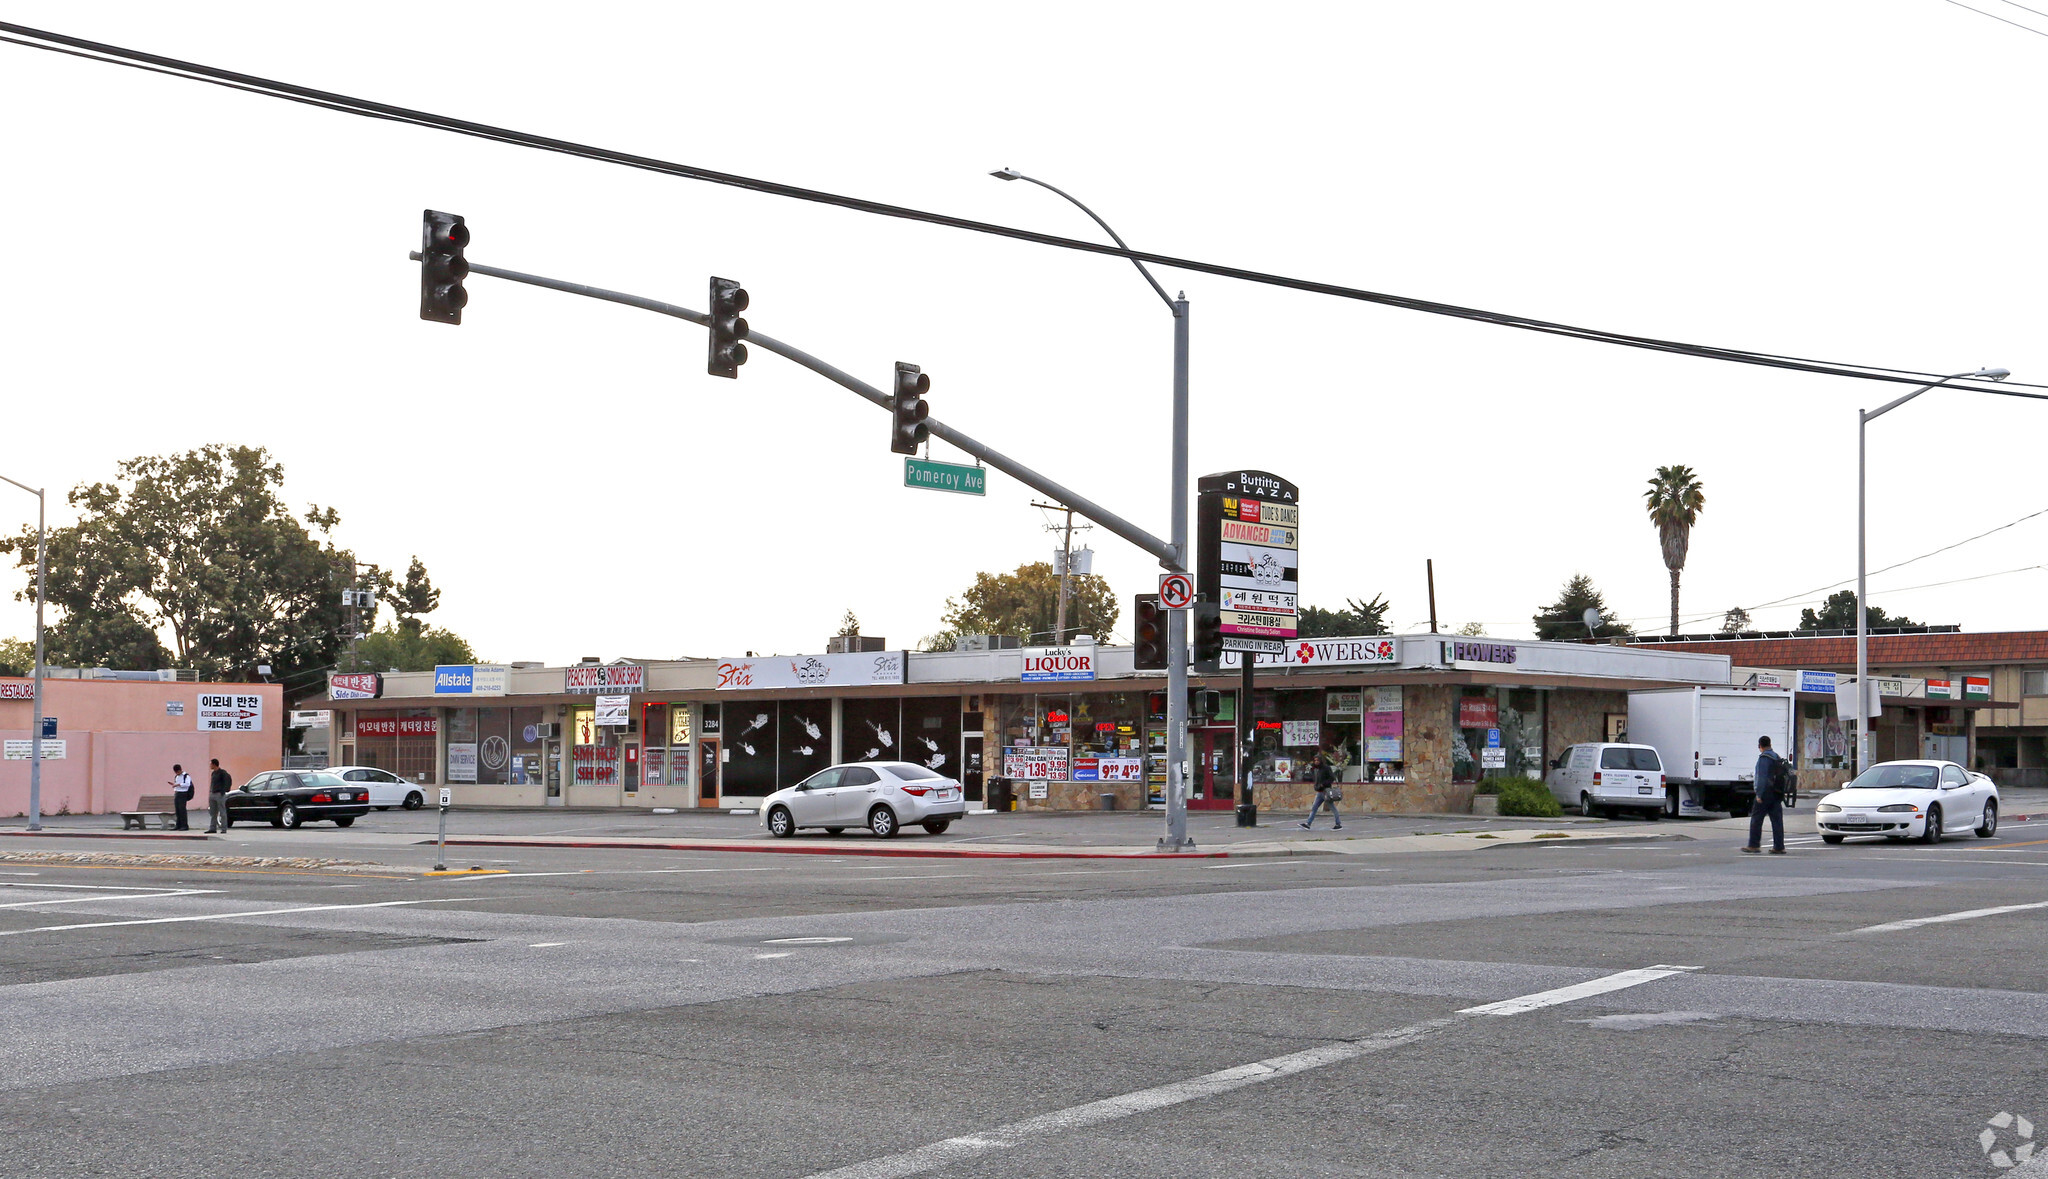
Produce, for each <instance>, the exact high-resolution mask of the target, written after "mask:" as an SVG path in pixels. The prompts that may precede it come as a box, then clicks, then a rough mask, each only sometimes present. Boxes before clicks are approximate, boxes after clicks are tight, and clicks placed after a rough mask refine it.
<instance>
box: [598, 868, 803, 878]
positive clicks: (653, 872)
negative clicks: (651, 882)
mask: <svg viewBox="0 0 2048 1179" xmlns="http://www.w3.org/2000/svg"><path fill="white" fill-rule="evenodd" d="M795 870H796V869H794V868H781V867H777V868H633V869H628V870H621V871H618V872H604V873H600V875H604V876H677V875H682V874H684V873H689V872H794V871H795Z"/></svg>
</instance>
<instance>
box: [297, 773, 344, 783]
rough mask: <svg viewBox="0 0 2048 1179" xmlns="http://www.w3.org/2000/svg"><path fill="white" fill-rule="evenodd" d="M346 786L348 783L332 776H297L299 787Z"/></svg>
mask: <svg viewBox="0 0 2048 1179" xmlns="http://www.w3.org/2000/svg"><path fill="white" fill-rule="evenodd" d="M347 784H348V783H346V782H343V781H342V780H341V779H340V778H337V777H335V776H334V775H333V774H324V773H323V774H300V775H299V785H301V786H346V785H347Z"/></svg>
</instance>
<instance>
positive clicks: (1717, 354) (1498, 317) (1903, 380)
mask: <svg viewBox="0 0 2048 1179" xmlns="http://www.w3.org/2000/svg"><path fill="white" fill-rule="evenodd" d="M0 31H4V32H5V33H7V34H12V35H11V36H0V41H6V42H9V43H11V44H15V45H22V46H26V47H28V48H31V49H41V50H46V51H49V52H53V53H63V54H68V55H70V56H73V57H82V58H85V59H87V60H90V61H99V62H105V63H108V64H112V65H121V66H128V67H131V68H134V69H141V70H147V71H149V72H151V73H158V74H168V75H170V76H173V77H179V78H184V79H187V80H190V81H196V82H206V83H208V84H211V85H216V86H225V87H228V88H229V89H234V90H243V91H247V92H249V93H252V94H260V95H264V96H266V97H270V98H281V99H285V100H287V101H291V102H298V103H304V104H306V105H309V106H317V107H322V108H324V109H327V110H333V111H340V112H342V113H344V114H352V115H361V116H364V117H367V118H374V119H385V120H389V121H391V122H397V123H408V124H411V125H414V126H419V127H429V128H433V129H436V130H441V131H449V132H453V133H455V134H459V135H469V136H474V137H476V138H479V139H488V140H492V141H495V142H499V143H508V144H512V145H515V146H519V147H528V148H533V149H536V150H539V151H548V152H555V153H558V154H562V155H569V156H576V157H580V158H583V159H590V160H599V161H603V162H606V163H613V164H619V165H622V166H625V167H629V168H638V169H641V170H644V171H649V172H659V173H663V174H666V175H670V176H679V177H683V178H685V179H691V180H700V181H705V182H707V183H711V184H721V185H727V186H730V187H733V188H741V189H746V190H749V191H752V192H760V193H766V194H769V195H772V196H781V197H787V198H790V199H792V200H801V201H808V202H812V203H814V204H822V205H831V206H835V207H838V208H843V209H850V210H853V211H855V212H860V213H869V214H873V215H876V216H882V217H893V218H897V219H900V220H906V221H921V222H925V223H927V224H931V225H939V226H944V227H947V228H952V229H963V230H968V231H970V232H974V233H983V234H989V235H992V236H996V237H1007V238H1014V239H1016V240H1018V241H1026V242H1032V243H1035V244H1038V245H1045V246H1054V247H1057V248H1059V249H1065V250H1077V251H1081V252H1084V253H1090V254H1103V255H1107V256H1110V257H1116V258H1128V259H1131V260H1133V261H1137V262H1150V263H1152V264H1154V265H1157V266H1170V267H1173V268H1175V269H1177V270H1186V271H1191V272H1194V273H1198V274H1211V275H1216V276H1218V277H1220V278H1231V279H1238V280H1241V281H1244V282H1252V283H1260V284H1263V285H1267V286H1275V287H1284V288H1288V289H1291V290H1298V291H1305V292H1308V293H1310V294H1319V295H1328V296H1332V297H1335V298H1340V299H1351V300H1355V301H1358V302H1365V303H1377V304H1380V305H1382V306H1387V307H1399V308H1402V309H1404V310H1409V311H1420V312H1423V313H1425V314H1429V315H1441V316H1448V317H1450V318H1454V319H1469V320H1473V321H1476V322H1480V323H1491V324H1495V325H1497V326H1501V327H1512V328H1517V329H1520V330H1523V331H1531V332H1541V333H1544V334H1548V335H1557V336H1566V337H1570V338H1573V339H1580V340H1587V341H1590V342H1594V343H1602V344H1614V345H1618V346H1622V347H1628V348H1640V349H1645V350H1648V351H1653V352H1669V353H1673V354H1677V355H1682V356H1694V357H1699V358H1702V359H1706V360H1720V361H1726V362H1729V363H1733V364H1748V365H1758V366H1762V367H1766V368H1782V369H1791V370H1794V371H1799V372H1813V373H1822V374H1826V375H1830V376H1839V377H1850V378H1854V379H1857V380H1866V381H1884V382H1889V383H1892V384H1903V385H1912V384H1923V383H1926V382H1928V381H1932V380H1934V379H1936V378H1937V374H1934V373H1925V372H1919V371H1916V370H1911V369H1896V368H1886V367H1883V366H1879V365H1863V364H1842V363H1836V362H1832V361H1822V360H1813V359H1810V358H1806V357H1798V356H1786V355H1782V354H1777V353H1767V352H1752V351H1748V350H1744V349H1739V348H1721V347H1714V346H1709V345H1703V344H1689V343H1685V342H1683V341H1678V340H1665V339H1659V338H1656V337H1653V336H1637V335H1630V334H1627V333H1623V332H1615V331H1608V330H1606V329H1601V328H1587V327H1577V326H1573V325H1571V324H1564V323H1556V322H1552V321H1549V320H1541V319H1534V318H1530V317H1528V316H1521V315H1512V314H1508V313H1505V312H1497V311H1485V310H1481V309H1479V308H1474V307H1463V306H1459V305H1457V304H1454V303H1441V302H1437V301H1434V300H1430V299H1418V298H1412V297H1409V296H1406V295H1392V294H1387V293H1384V292H1380V291H1368V290H1364V289H1361V288H1358V287H1349V286H1343V285H1340V284H1337V283H1326V282H1318V281H1315V280H1311V279H1303V278H1292V277H1289V276H1286V275H1280V274H1269V273H1265V272H1262V271H1257V270H1250V269H1246V268H1244V267H1238V266H1226V265H1222V264H1220V263H1212V262H1202V261H1198V260H1195V259H1191V258H1178V257H1174V256H1171V255H1167V254H1154V253H1149V252H1147V251H1143V250H1131V249H1126V248H1123V247H1121V246H1113V245H1106V244H1103V243H1100V242H1091V241H1083V240H1080V239H1078V238H1070V237H1061V236H1059V235H1057V234H1050V233H1039V232H1036V231H1034V230H1028V229H1019V228H1016V227H1014V226H1008V225H999V224H996V223H993V222H988V221H976V220H973V219H970V218H966V217H954V216H951V215H948V214H944V213H933V212H929V211H926V210H923V209H913V208H909V207H907V206H903V205H892V204H887V203H884V202H881V201H871V200H866V199H863V198H860V197H852V196H845V195H842V194H839V193H833V192H826V191H824V190H821V189H814V188H803V187H800V186H797V185H792V184H782V183H779V182H776V181H771V180H761V179H757V178H755V177H750V176H741V175H738V174H736V173H732V172H719V171H715V170H713V169H710V168H701V167H697V166H695V165H691V164H679V163H674V162H671V161H668V160H659V159H654V158H652V157H650V156H642V155H634V154H632V153H629V152H622V151H615V150H612V149H610V148H602V147H595V146H592V145H589V144H583V143H575V142H572V141H569V140H564V139H554V138H551V137H548V136H544V135H536V134H532V133H530V132H525V131H517V130H512V129H509V128H504V127H494V126H491V125H489V124H485V123H475V122H470V121H468V120H465V119H456V118H452V117H449V116H446V115H437V114H433V113H431V112H428V111H420V110H413V109H411V108H408V107H401V106H395V105H392V104H390V103H384V102H377V101H374V100H372V99H365V98H355V97H351V96H349V95H346V94H336V93H334V92H332V91H327V90H318V89H314V88H313V87H310V86H300V85H297V84H295V83H291V82H279V81H275V80H273V79H269V78H260V77H256V76H254V75H251V74H242V73H236V72H235V71H232V70H224V69H220V68H217V67H214V66H207V65H200V64H197V63H194V62H188V61H180V60H178V59H176V58H171V57H164V56H161V55H158V54H153V53H146V52H143V51H141V50H135V49H125V48H122V47H120V46H117V45H107V44H104V43H101V42H98V41H88V40H86V39H84V38H81V37H72V36H68V35H65V34H62V33H51V32H45V31H43V30H40V29H32V28H29V27H27V26H24V25H17V24H12V23H8V22H5V21H0ZM1949 387H1951V388H1955V389H1961V390H1966V391H1969V392H1976V393H1992V394H1996V395H1998V396H2001V397H2026V398H2034V399H2038V400H2048V393H2027V392H2022V391H2021V387H2019V386H2016V385H2015V383H2013V382H2006V383H2005V384H2004V385H2002V386H1994V385H1988V384H1984V383H1982V382H1975V383H1973V382H1968V381H1955V382H1952V383H1951V384H1950V386H1949ZM2024 388H2033V389H2048V385H2027V386H2024Z"/></svg>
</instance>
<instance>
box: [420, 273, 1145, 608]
mask: <svg viewBox="0 0 2048 1179" xmlns="http://www.w3.org/2000/svg"><path fill="white" fill-rule="evenodd" d="M412 258H413V260H414V261H418V260H419V255H418V254H417V253H415V254H413V255H412ZM469 273H470V274H471V275H472V276H474V275H483V276H485V277H487V278H502V279H505V280H506V281H508V282H516V283H524V284H526V285H527V286H533V287H545V288H547V289H548V290H551V291H562V292H565V293H567V294H571V295H582V296H583V297H585V298H587V299H603V300H604V301H606V302H608V303H623V304H625V305H626V306H628V307H638V308H640V309H641V310H642V311H653V312H655V313H657V314H660V315H668V316H673V317H675V318H676V319H687V320H689V321H690V322H691V323H694V324H697V325H699V326H700V327H707V328H708V327H710V326H711V317H710V316H709V315H707V314H705V313H703V312H701V311H692V310H690V309H689V308H687V307H678V306H676V305H675V304H673V303H663V302H661V301H660V300H658V299H648V298H643V297H642V296H639V295H628V294H626V293H624V292H623V291H607V290H605V289H603V288H601V287H592V286H585V285H583V284H582V283H574V282H566V281H564V280H562V279H559V278H545V277H542V276H541V275H538V274H522V273H520V272H519V271H517V270H505V269H502V268H500V267H496V266H484V265H480V264H478V263H475V262H472V263H470V264H469ZM746 341H747V344H748V345H749V346H752V347H756V348H761V349H764V350H766V351H769V352H773V353H775V354H776V355H777V356H780V357H783V358H784V359H786V360H791V361H795V362H796V363H797V364H800V365H802V366H804V367H805V368H807V369H810V370H811V371H812V372H814V373H817V374H818V375H819V376H821V377H824V378H825V379H826V380H829V381H831V382H832V383H834V384H836V385H839V386H841V387H843V388H846V389H851V390H853V391H854V392H855V393H858V394H860V395H861V396H862V397H865V398H867V399H868V400H869V401H872V402H874V403H875V404H876V405H878V406H880V407H882V408H883V409H886V410H889V411H890V412H891V414H892V415H893V414H894V412H895V405H896V403H895V400H894V399H893V398H891V397H890V396H889V394H887V393H884V392H883V391H882V390H880V389H877V388H875V387H874V386H873V385H870V384H868V383H867V382H866V381H863V380H861V379H860V378H859V377H856V376H854V375H853V374H852V373H849V372H847V371H845V370H844V369H841V368H839V367H837V366H835V365H832V364H829V363H827V362H825V361H823V360H820V359H818V358H817V357H815V356H812V355H811V354H810V353H808V352H805V351H804V350H803V349H801V348H796V347H792V346H791V345H788V344H785V343H783V342H782V341H780V340H778V339H775V338H774V337H772V336H764V335H762V334H761V333H760V332H759V331H757V330H754V329H752V328H749V329H748V331H747V336H746ZM924 425H925V427H926V428H927V429H928V430H930V431H931V434H932V436H933V437H934V438H940V439H943V440H945V441H946V442H949V443H951V444H952V445H954V446H956V447H958V448H959V449H961V450H963V451H965V452H966V453H968V454H970V455H973V456H974V457H975V458H978V459H980V460H981V461H982V462H984V463H986V464H987V465H989V466H991V467H994V468H995V469H996V470H998V471H1001V472H1002V473H1003V474H1005V475H1008V476H1010V477H1011V478H1012V479H1015V480H1016V481H1017V482H1019V483H1022V484H1024V485H1025V486H1026V487H1029V488H1031V489H1032V490H1033V491H1036V492H1038V493H1039V494H1041V495H1044V496H1047V497H1049V498H1051V499H1054V500H1057V501H1059V502H1060V503H1063V504H1067V505H1069V506H1071V507H1072V508H1073V509H1074V510H1075V511H1076V512H1078V513H1080V514H1081V515H1083V516H1086V517H1088V518H1089V519H1090V520H1093V521H1094V522H1095V523H1097V524H1100V525H1102V526H1103V527H1104V528H1107V529H1108V530H1109V531H1111V532H1114V533H1115V534H1117V535H1118V536H1121V537H1123V538H1124V539H1125V540H1127V541H1130V542H1131V543H1132V544H1134V545H1137V546H1138V547H1139V548H1141V549H1143V550H1145V551H1146V552H1148V553H1150V554H1152V555H1153V556H1154V557H1157V558H1158V559H1159V564H1160V566H1161V567H1162V568H1165V569H1168V570H1176V571H1177V570H1181V569H1183V568H1184V566H1183V565H1181V564H1179V563H1177V562H1175V561H1174V559H1173V556H1174V553H1173V546H1172V545H1170V544H1168V543H1167V542H1166V541H1163V540H1161V539H1159V538H1158V537H1156V536H1154V535H1152V534H1151V533H1149V532H1147V531H1145V530H1144V529H1142V528H1140V527H1138V526H1137V525H1136V524H1133V523H1131V522H1130V521H1129V520H1126V519H1124V518H1123V517H1122V516H1119V515H1117V514H1116V513H1115V512H1112V511H1110V510H1109V509H1107V508H1104V507H1102V506H1101V505H1099V504H1097V503H1095V502H1094V501H1093V500H1090V499H1088V498H1087V497H1085V496H1082V495H1080V494H1078V493H1076V492H1074V491H1072V490H1069V489H1068V488H1066V487H1063V486H1061V485H1060V484H1058V483H1055V482H1054V481H1052V480H1051V479H1048V478H1046V477H1045V476H1044V475H1041V474H1039V473H1038V472H1037V471H1034V470H1032V469H1031V468H1030V467H1027V466H1025V465H1024V464H1023V463H1020V462H1018V461H1017V460H1015V459H1013V458H1010V457H1009V456H1008V455H1005V454H1003V453H1001V452H1000V451H997V450H995V449H993V448H992V447H989V446H985V445H983V444H982V443H980V442H977V441H975V440H974V439H973V438H970V437H968V436H967V435H966V434H963V433H961V432H960V431H958V430H955V429H954V428H952V427H951V426H948V425H946V424H945V423H944V422H942V421H940V420H939V419H937V418H926V419H925V420H924Z"/></svg>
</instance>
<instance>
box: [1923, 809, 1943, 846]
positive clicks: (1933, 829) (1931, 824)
mask: <svg viewBox="0 0 2048 1179" xmlns="http://www.w3.org/2000/svg"><path fill="white" fill-rule="evenodd" d="M1920 842H1922V843H1940V842H1941V808H1940V807H1938V806H1931V807H1928V808H1927V826H1926V827H1925V828H1923V829H1922V830H1921V832H1920Z"/></svg>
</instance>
